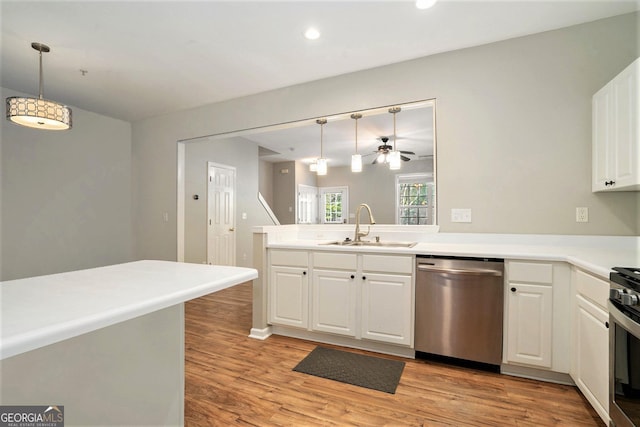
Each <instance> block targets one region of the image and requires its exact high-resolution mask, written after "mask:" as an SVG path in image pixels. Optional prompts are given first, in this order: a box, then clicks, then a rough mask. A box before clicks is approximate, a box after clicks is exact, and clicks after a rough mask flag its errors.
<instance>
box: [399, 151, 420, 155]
mask: <svg viewBox="0 0 640 427" xmlns="http://www.w3.org/2000/svg"><path fill="white" fill-rule="evenodd" d="M400 152H401V153H402V154H411V155H413V156H415V155H416V153H414V152H413V151H402V150H400Z"/></svg>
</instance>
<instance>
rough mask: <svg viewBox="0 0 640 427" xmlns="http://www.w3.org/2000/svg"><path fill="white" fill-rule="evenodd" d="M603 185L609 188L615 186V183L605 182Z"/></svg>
mask: <svg viewBox="0 0 640 427" xmlns="http://www.w3.org/2000/svg"><path fill="white" fill-rule="evenodd" d="M604 185H605V187H609V186H612V185H616V182H615V181H605V182H604Z"/></svg>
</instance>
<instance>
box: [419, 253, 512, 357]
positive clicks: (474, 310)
mask: <svg viewBox="0 0 640 427" xmlns="http://www.w3.org/2000/svg"><path fill="white" fill-rule="evenodd" d="M416 259H417V265H416V310H415V321H416V322H415V349H416V351H418V352H423V353H428V354H432V355H438V356H446V357H453V358H456V359H463V360H469V361H473V362H480V363H484V364H489V365H494V367H497V366H498V365H500V363H501V361H502V312H503V300H504V293H503V292H504V291H503V289H504V285H503V272H504V261H503V260H500V259H477V258H449V257H447V258H445V257H437V256H428V255H418V256H417V257H416ZM498 369H499V368H498Z"/></svg>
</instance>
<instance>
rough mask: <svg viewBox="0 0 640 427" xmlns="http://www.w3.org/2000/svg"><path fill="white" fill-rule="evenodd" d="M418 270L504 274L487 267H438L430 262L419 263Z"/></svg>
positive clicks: (482, 274)
mask: <svg viewBox="0 0 640 427" xmlns="http://www.w3.org/2000/svg"><path fill="white" fill-rule="evenodd" d="M417 268H418V270H420V271H427V272H431V273H445V274H446V273H448V274H464V275H468V276H502V271H500V270H490V269H486V268H450V267H437V266H435V265H429V264H418V267H417Z"/></svg>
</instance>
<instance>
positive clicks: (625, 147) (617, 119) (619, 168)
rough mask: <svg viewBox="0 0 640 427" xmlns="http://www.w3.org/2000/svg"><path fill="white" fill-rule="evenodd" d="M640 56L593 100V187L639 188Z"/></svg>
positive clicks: (595, 189) (612, 188)
mask: <svg viewBox="0 0 640 427" xmlns="http://www.w3.org/2000/svg"><path fill="white" fill-rule="evenodd" d="M639 82H640V60H636V61H635V62H634V63H633V64H631V65H630V66H629V67H627V68H626V69H624V70H623V71H622V72H621V73H620V74H618V75H617V76H616V77H615V78H614V79H613V80H611V81H610V82H609V83H607V85H605V86H604V87H603V88H602V89H600V90H599V91H598V92H597V93H596V94H595V95H594V96H593V100H592V126H593V129H592V132H593V141H592V144H593V148H592V161H593V166H592V168H593V178H592V190H593V191H605V190H608V191H616V190H617V191H625V190H627V191H629V190H640V134H639V129H640V119H639V118H638V114H640V109H639V106H638V105H639V103H640V84H639Z"/></svg>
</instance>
